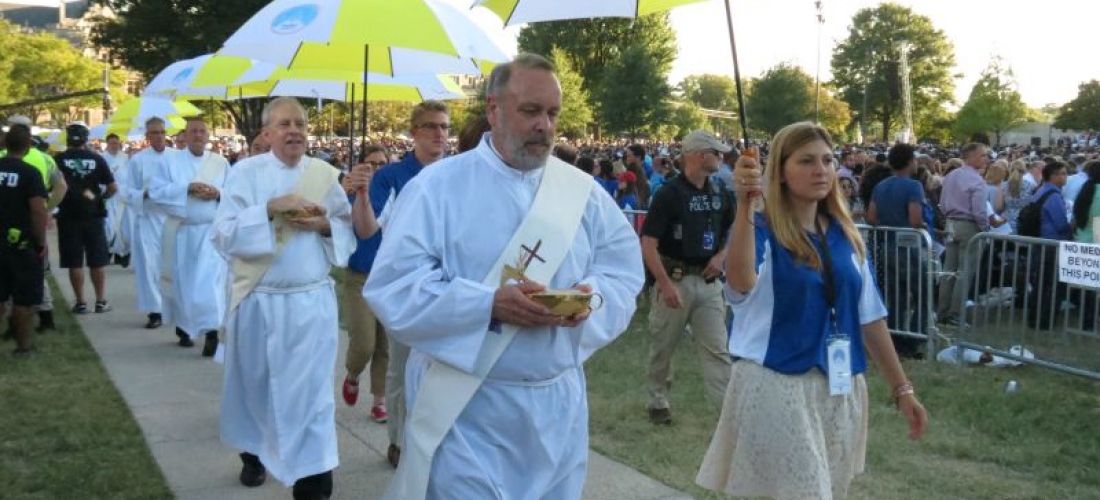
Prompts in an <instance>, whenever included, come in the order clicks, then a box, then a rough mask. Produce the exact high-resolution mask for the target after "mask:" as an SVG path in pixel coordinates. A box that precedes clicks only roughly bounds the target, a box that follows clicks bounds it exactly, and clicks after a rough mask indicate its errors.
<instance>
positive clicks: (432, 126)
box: [416, 122, 451, 132]
mask: <svg viewBox="0 0 1100 500" xmlns="http://www.w3.org/2000/svg"><path fill="white" fill-rule="evenodd" d="M416 128H418V129H420V130H438V131H440V132H446V131H448V130H450V129H451V125H450V124H447V123H431V122H428V123H421V124H420V125H417V126H416Z"/></svg>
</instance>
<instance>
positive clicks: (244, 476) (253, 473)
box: [241, 453, 267, 488]
mask: <svg viewBox="0 0 1100 500" xmlns="http://www.w3.org/2000/svg"><path fill="white" fill-rule="evenodd" d="M241 463H242V464H243V465H242V466H241V484H243V485H245V486H248V487H249V488H255V487H257V486H259V485H261V484H264V481H267V469H265V468H264V464H263V463H261V462H260V457H257V456H256V455H253V454H251V453H241Z"/></svg>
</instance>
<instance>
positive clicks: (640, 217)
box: [623, 210, 647, 236]
mask: <svg viewBox="0 0 1100 500" xmlns="http://www.w3.org/2000/svg"><path fill="white" fill-rule="evenodd" d="M646 213H647V212H646V211H645V210H623V214H624V215H626V220H628V221H630V225H631V227H633V228H634V232H635V233H637V234H638V236H641V235H642V223H644V222H645V214H646Z"/></svg>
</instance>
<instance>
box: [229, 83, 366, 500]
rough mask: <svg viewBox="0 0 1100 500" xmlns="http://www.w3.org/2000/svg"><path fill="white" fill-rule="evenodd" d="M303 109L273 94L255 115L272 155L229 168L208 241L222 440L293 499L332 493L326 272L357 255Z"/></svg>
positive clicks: (334, 179)
mask: <svg viewBox="0 0 1100 500" xmlns="http://www.w3.org/2000/svg"><path fill="white" fill-rule="evenodd" d="M306 134H307V124H306V113H305V110H304V109H302V106H301V105H300V104H298V101H297V100H295V99H291V98H279V99H275V100H273V101H272V102H271V103H269V104H268V105H267V107H266V108H265V109H264V112H263V135H264V139H265V140H266V141H267V143H268V144H270V145H271V152H269V153H265V154H261V155H259V156H253V157H250V158H248V159H246V160H243V161H241V162H238V163H237V164H236V165H235V166H234V167H233V168H232V169H231V171H230V174H229V179H228V180H227V181H226V184H225V188H224V189H222V196H221V204H220V205H219V206H218V211H217V215H216V216H215V218H214V229H213V232H212V234H213V236H212V237H213V241H214V245H215V247H217V249H218V251H219V252H221V254H222V255H223V256H224V257H225V258H226V259H227V260H229V261H230V273H231V274H232V277H233V286H232V292H231V295H230V301H229V314H228V319H227V321H226V341H225V344H224V345H223V346H221V347H219V351H220V352H219V354H218V355H217V356H216V359H224V363H225V381H224V386H223V392H222V404H221V438H222V442H224V443H226V444H227V445H229V446H232V447H234V448H236V449H238V450H241V452H242V453H241V459H242V462H244V464H243V467H242V470H241V474H240V480H241V483H242V484H244V485H245V486H250V487H252V486H259V485H260V484H263V482H264V480H265V478H266V475H267V473H270V474H271V475H272V476H274V477H275V478H276V479H277V480H279V481H281V482H282V483H283V484H285V485H286V486H288V487H289V486H291V485H293V494H294V498H295V499H311V500H312V499H322V498H329V496H331V494H332V472H331V471H332V469H334V468H335V467H336V466H337V465H338V464H339V459H338V456H337V451H336V418H335V411H336V405H335V398H334V394H333V392H334V391H333V383H332V376H333V370H334V369H335V366H336V350H337V345H338V335H339V325H338V324H337V307H336V294H335V291H334V290H335V289H334V287H333V283H332V280H331V279H330V278H329V271H330V269H331V267H332V266H344V265H346V263H347V260H348V256H350V255H351V252H352V250H354V249H355V244H356V241H355V236H354V234H353V233H352V229H351V206H350V205H349V204H348V200H347V196H346V195H345V194H344V191H343V189H342V188H341V187H340V185H339V183H338V176H339V171H338V170H336V169H335V168H333V167H332V166H331V165H329V164H328V163H325V162H323V161H320V160H317V159H313V158H310V157H308V156H306V155H305V153H306Z"/></svg>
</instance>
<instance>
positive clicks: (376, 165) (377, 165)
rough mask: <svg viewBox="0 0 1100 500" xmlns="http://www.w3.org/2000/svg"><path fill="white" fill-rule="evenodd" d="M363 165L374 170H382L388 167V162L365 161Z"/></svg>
mask: <svg viewBox="0 0 1100 500" xmlns="http://www.w3.org/2000/svg"><path fill="white" fill-rule="evenodd" d="M363 164H364V165H369V166H370V167H372V168H380V167H384V166H386V162H384V161H365V162H363Z"/></svg>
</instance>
